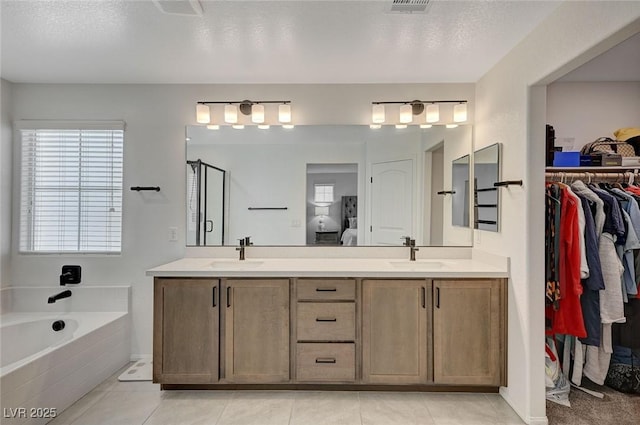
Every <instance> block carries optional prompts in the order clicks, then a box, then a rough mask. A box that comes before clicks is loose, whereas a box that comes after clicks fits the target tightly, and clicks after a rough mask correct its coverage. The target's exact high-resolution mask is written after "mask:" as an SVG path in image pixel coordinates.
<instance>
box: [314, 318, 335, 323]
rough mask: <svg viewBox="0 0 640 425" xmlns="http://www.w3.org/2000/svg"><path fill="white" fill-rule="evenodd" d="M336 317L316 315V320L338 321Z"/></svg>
mask: <svg viewBox="0 0 640 425" xmlns="http://www.w3.org/2000/svg"><path fill="white" fill-rule="evenodd" d="M337 320H338V319H336V318H335V317H316V322H336V321H337Z"/></svg>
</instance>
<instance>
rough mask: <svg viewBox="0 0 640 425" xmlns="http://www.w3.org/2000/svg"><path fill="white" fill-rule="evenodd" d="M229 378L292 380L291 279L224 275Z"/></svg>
mask: <svg viewBox="0 0 640 425" xmlns="http://www.w3.org/2000/svg"><path fill="white" fill-rule="evenodd" d="M223 284H224V288H225V290H224V296H223V299H224V301H223V302H224V305H223V307H222V308H223V309H224V315H223V320H224V331H225V335H224V352H225V356H224V361H225V377H224V379H225V381H226V382H233V383H251V384H264V383H283V382H289V279H224V280H223Z"/></svg>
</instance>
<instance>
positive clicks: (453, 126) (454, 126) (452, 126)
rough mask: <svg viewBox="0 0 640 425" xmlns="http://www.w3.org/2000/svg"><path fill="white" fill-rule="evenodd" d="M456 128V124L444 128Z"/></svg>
mask: <svg viewBox="0 0 640 425" xmlns="http://www.w3.org/2000/svg"><path fill="white" fill-rule="evenodd" d="M457 126H458V124H447V125H446V127H447V128H456V127H457Z"/></svg>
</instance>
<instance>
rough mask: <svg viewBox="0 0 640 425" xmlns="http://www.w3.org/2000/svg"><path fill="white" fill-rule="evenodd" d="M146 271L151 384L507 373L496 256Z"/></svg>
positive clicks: (392, 380) (481, 382) (199, 261)
mask: <svg viewBox="0 0 640 425" xmlns="http://www.w3.org/2000/svg"><path fill="white" fill-rule="evenodd" d="M147 274H148V275H150V276H154V341H153V363H154V370H153V381H154V382H156V383H160V384H162V388H163V389H225V388H226V389H231V388H274V389H285V388H288V389H291V388H305V389H307V388H308V389H332V390H335V389H365V388H366V389H382V388H384V389H386V390H393V389H398V390H412V391H440V390H446V391H465V390H469V391H497V389H498V387H500V386H505V385H506V384H507V374H506V347H507V323H506V311H507V286H506V284H507V279H506V277H507V275H508V272H507V268H506V261H505V267H497V266H495V265H490V264H487V263H486V262H483V261H479V260H477V259H473V258H454V259H419V260H417V261H409V260H408V259H381V258H375V259H372V258H366V259H365V258H349V259H345V258H340V259H334V258H262V259H253V258H252V259H248V260H245V261H238V260H237V259H213V258H184V259H182V260H178V261H175V262H173V263H169V264H166V265H163V266H160V267H156V268H154V269H151V270H149V271H148V272H147Z"/></svg>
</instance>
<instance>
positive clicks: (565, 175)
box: [545, 171, 638, 180]
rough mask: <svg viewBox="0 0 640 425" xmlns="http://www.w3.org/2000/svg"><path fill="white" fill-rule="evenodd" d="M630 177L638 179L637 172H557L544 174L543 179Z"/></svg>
mask: <svg viewBox="0 0 640 425" xmlns="http://www.w3.org/2000/svg"><path fill="white" fill-rule="evenodd" d="M630 177H638V173H637V172H633V173H631V172H626V173H621V172H608V173H607V172H604V173H591V172H588V171H582V172H577V171H574V172H564V171H557V172H546V173H545V179H546V180H549V179H554V180H558V179H563V178H570V179H600V180H603V179H625V178H627V179H628V178H630Z"/></svg>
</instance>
